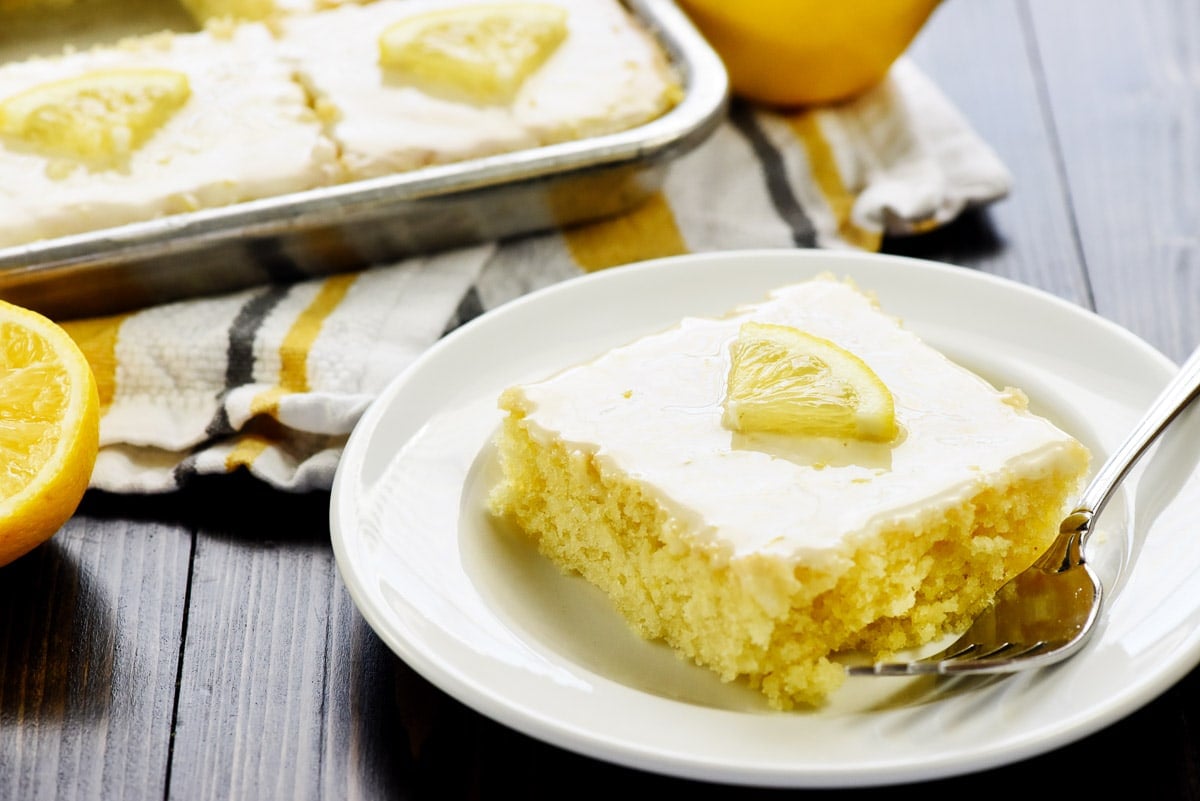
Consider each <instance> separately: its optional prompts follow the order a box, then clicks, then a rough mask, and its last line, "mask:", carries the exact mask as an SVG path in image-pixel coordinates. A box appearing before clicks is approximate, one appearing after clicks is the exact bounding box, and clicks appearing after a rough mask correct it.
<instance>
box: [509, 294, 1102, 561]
mask: <svg viewBox="0 0 1200 801" xmlns="http://www.w3.org/2000/svg"><path fill="white" fill-rule="evenodd" d="M746 320H756V321H763V322H774V323H780V324H784V325H791V326H795V327H797V328H800V329H802V330H806V331H809V332H811V333H814V334H816V335H818V336H822V337H825V338H827V339H830V340H832V341H834V342H836V343H838V344H840V345H841V346H842V347H844V348H846V349H847V350H849V351H851V352H853V353H855V354H857V355H858V356H859V357H861V358H862V359H863V360H864V361H866V362H867V364H869V365H870V366H871V368H872V369H873V370H874V371H875V372H876V373H877V374H878V375H879V376H880V378H881V379H882V380H883V382H884V383H885V384H886V385H887V386H888V387H889V388H890V389H891V391H892V393H893V395H894V398H895V401H896V417H897V422H898V424H899V425H900V427H901V429H902V435H901V438H900V439H899V440H898V441H897V442H896V443H893V444H889V445H875V444H867V443H852V442H843V441H840V440H828V439H813V438H805V437H792V436H785V435H768V436H764V435H755V436H745V435H739V434H735V433H733V432H732V431H730V430H729V429H726V428H724V427H723V426H722V424H721V413H722V408H721V404H722V400H723V396H724V392H725V380H726V376H727V373H728V368H729V345H730V343H731V341H732V340H733V339H734V338H735V337H736V335H737V331H738V328H739V326H740V325H741V323H742V322H743V321H746ZM521 391H522V393H523V398H524V402H523V404H522V405H523V406H527V412H528V417H527V421H528V425H529V428H530V430H531V432H532V433H533V435H534V436H535V437H538V438H542V439H547V440H548V439H560V440H562V441H565V443H566V444H567V445H568V447H570V448H572V449H577V450H579V451H581V452H583V453H586V454H595V455H596V459H597V462H598V464H599V465H600V469H601V470H613V471H616V472H618V473H619V474H621V475H624V476H625V477H627V478H629V479H631V480H633V481H636V482H639V483H640V484H641V485H642V486H643V487H644V488H645V489H646V491H647V492H649V493H650V494H651V495H652V496H653V497H655V498H657V499H659V501H660V502H661V503H662V504H663V506H664V507H665V508H666V509H668V510H669V511H670V512H672V513H673V514H674V515H675V516H676V517H677V518H679V519H680V520H682V521H684V522H686V523H687V524H688V526H689V528H690V529H691V530H692V531H693V532H694V536H695V537H696V538H697V540H698V541H699V542H700V543H701V544H703V545H705V546H706V547H711V548H712V549H714V550H715V551H716V552H718V553H721V554H724V555H726V556H729V557H735V556H739V555H745V554H749V553H755V552H764V553H769V554H772V555H777V556H781V557H785V558H790V557H800V556H803V557H804V558H808V559H813V558H817V559H820V558H835V559H836V558H837V556H838V554H839V552H844V548H845V546H846V545H848V544H850V543H852V542H854V541H855V539H856V538H857V537H862V536H869V535H870V534H871V533H872V532H874V531H877V530H879V528H880V527H883V526H886V525H888V524H890V523H895V522H911V523H920V522H921V521H922V519H923V517H924V516H926V515H936V514H937V513H938V512H939V510H941V509H944V508H945V507H946V506H948V505H950V504H953V503H956V502H959V501H961V500H963V499H965V498H968V497H971V496H972V495H974V494H975V493H977V492H978V491H979V490H981V489H983V488H984V487H985V486H987V485H989V484H994V483H996V482H998V481H1000V482H1002V481H1003V480H1004V479H1008V478H1012V477H1019V476H1024V475H1037V474H1039V473H1040V472H1042V471H1044V470H1047V469H1049V468H1051V467H1052V466H1055V465H1059V466H1061V465H1063V464H1067V465H1078V464H1081V463H1082V462H1081V460H1082V459H1084V458H1085V455H1084V454H1085V452H1084V451H1083V449H1082V446H1080V445H1078V443H1076V442H1075V441H1074V440H1073V439H1072V438H1071V437H1069V436H1068V435H1066V434H1065V433H1063V432H1062V431H1060V430H1059V429H1057V428H1056V427H1055V426H1053V425H1052V424H1050V423H1049V422H1047V421H1046V420H1044V419H1042V418H1040V417H1037V416H1034V415H1033V414H1031V413H1029V412H1028V411H1027V410H1025V408H1024V406H1025V404H1024V403H1023V398H1022V396H1021V395H1020V394H1019V393H1015V392H1001V391H997V390H996V389H995V388H993V387H992V386H991V385H990V384H988V383H987V382H985V381H984V380H983V379H981V378H979V377H978V376H976V375H975V374H973V373H971V372H969V371H967V370H965V369H963V368H961V367H959V366H958V365H955V364H953V363H951V362H950V361H949V360H947V359H946V358H945V357H944V356H942V355H941V354H940V353H938V352H936V351H935V350H933V349H932V348H930V347H928V346H926V345H924V344H923V343H921V342H920V341H919V340H918V339H917V338H916V337H915V336H914V335H913V334H911V333H910V332H908V331H906V330H905V329H903V328H902V327H901V326H900V325H899V324H898V322H897V321H895V320H894V319H893V318H891V317H889V316H887V315H885V314H882V313H880V312H879V311H878V310H877V309H876V308H875V306H874V304H873V303H872V302H871V301H870V300H869V299H868V298H866V297H865V296H863V295H862V294H860V293H858V292H857V291H856V290H855V289H854V288H853V287H851V286H849V285H848V284H844V283H841V282H837V281H832V280H829V281H826V280H818V281H813V282H808V283H804V284H798V285H795V286H792V287H786V288H783V289H780V290H778V291H777V292H775V293H773V294H772V296H771V298H770V299H769V300H768V301H766V302H764V303H762V304H760V305H755V306H750V307H744V308H741V309H738V310H736V311H735V312H734V313H732V314H731V315H730V316H728V317H726V318H722V319H716V320H710V319H687V320H684V321H683V322H682V323H681V324H680V325H679V326H678V327H675V328H673V329H671V330H669V331H666V332H663V333H661V334H657V335H654V336H650V337H647V338H645V339H642V340H639V341H638V342H636V343H633V344H631V345H628V346H626V347H623V348H618V349H616V350H613V351H611V352H609V353H608V354H606V355H604V356H602V357H601V358H599V359H597V360H596V361H594V362H591V363H589V364H586V365H582V366H579V367H575V368H572V369H569V370H567V371H565V372H563V373H561V374H559V375H557V376H554V377H552V378H550V379H548V380H546V381H543V382H540V383H535V384H532V385H528V386H525V387H523V388H522V389H521Z"/></svg>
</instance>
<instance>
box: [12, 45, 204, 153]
mask: <svg viewBox="0 0 1200 801" xmlns="http://www.w3.org/2000/svg"><path fill="white" fill-rule="evenodd" d="M190 96H191V88H190V86H189V84H188V78H187V75H185V74H184V73H181V72H177V71H175V70H166V69H152V68H145V69H143V68H138V69H110V70H94V71H92V72H88V73H85V74H83V75H79V76H76V77H73V78H66V79H63V80H60V81H52V82H50V83H44V84H39V85H38V86H34V87H32V88H30V89H26V90H25V91H23V92H21V93H19V94H16V95H13V96H11V97H8V98H6V99H5V100H3V101H0V134H3V135H4V136H6V137H11V138H13V139H16V140H18V141H20V142H23V143H24V144H26V145H27V146H29V147H31V148H33V149H35V150H37V151H39V152H41V153H44V154H46V155H49V156H59V157H67V158H72V159H76V160H79V161H84V162H91V163H94V164H96V165H98V166H115V165H118V164H120V163H121V162H123V161H124V160H125V159H127V158H128V157H129V156H130V155H131V154H132V153H133V152H134V151H135V150H137V148H139V147H141V145H142V144H144V143H145V142H146V140H148V139H149V138H150V137H151V136H152V135H153V134H154V132H155V131H157V130H158V129H159V128H161V127H162V125H163V124H164V123H166V121H167V120H169V119H170V118H171V117H172V116H173V115H174V114H175V112H176V111H178V110H179V109H180V108H181V107H182V106H183V105H184V104H185V103H186V102H187V100H188V98H189V97H190Z"/></svg>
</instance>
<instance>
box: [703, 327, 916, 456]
mask: <svg viewBox="0 0 1200 801" xmlns="http://www.w3.org/2000/svg"><path fill="white" fill-rule="evenodd" d="M730 354H731V357H732V361H731V364H730V369H729V376H728V380H727V393H726V397H725V414H724V423H725V425H726V426H727V427H728V428H731V429H733V430H734V431H738V432H741V433H754V432H770V433H779V434H804V435H809V436H823V437H838V438H842V439H860V440H868V441H872V442H889V441H891V440H892V439H894V438H895V437H896V413H895V401H894V400H893V398H892V393H891V392H890V391H889V390H888V388H887V386H886V385H885V384H884V383H883V381H881V380H880V379H879V376H878V375H876V374H875V372H874V371H873V370H871V368H870V367H869V366H868V365H867V364H866V363H865V362H864V361H863V360H862V359H860V358H859V357H857V356H855V355H854V354H853V353H851V352H849V351H848V350H846V349H844V348H842V347H839V346H838V345H836V344H835V343H833V342H830V341H829V340H827V339H823V338H821V337H818V336H813V335H812V334H809V333H806V332H804V331H801V330H799V329H797V328H793V327H791V326H786V325H775V324H772V323H754V322H749V323H745V324H743V325H742V326H741V328H740V329H739V331H738V336H737V338H736V339H735V340H734V342H733V345H732V346H731V349H730Z"/></svg>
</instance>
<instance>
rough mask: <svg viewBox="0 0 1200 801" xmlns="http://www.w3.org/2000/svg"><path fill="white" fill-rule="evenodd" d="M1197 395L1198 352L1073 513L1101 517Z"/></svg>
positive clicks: (1107, 463)
mask: <svg viewBox="0 0 1200 801" xmlns="http://www.w3.org/2000/svg"><path fill="white" fill-rule="evenodd" d="M1197 395H1200V348H1197V349H1196V350H1194V351H1192V355H1191V356H1189V357H1188V358H1187V361H1186V362H1184V363H1183V366H1182V367H1180V368H1179V372H1177V373H1176V374H1175V377H1174V378H1172V379H1171V380H1170V381H1169V382H1168V383H1167V385H1166V386H1165V387H1163V389H1162V391H1161V392H1160V393H1159V394H1158V397H1157V398H1155V399H1154V403H1152V404H1151V405H1150V408H1149V409H1147V410H1146V414H1145V415H1144V416H1143V417H1142V419H1141V420H1140V421H1139V422H1138V424H1137V427H1136V428H1134V429H1133V431H1132V432H1131V433H1130V434H1129V436H1128V437H1127V438H1126V439H1125V441H1124V442H1122V443H1121V445H1120V447H1118V448H1117V449H1116V450H1115V451H1113V453H1112V455H1111V456H1109V457H1108V459H1107V460H1106V461H1105V462H1104V464H1103V465H1101V466H1100V469H1099V470H1098V471H1096V475H1095V476H1094V477H1093V478H1092V480H1091V482H1090V483H1089V484H1088V485H1087V488H1086V489H1084V491H1083V494H1082V495H1080V497H1079V505H1078V506H1077V507H1075V511H1076V512H1081V513H1084V514H1087V515H1088V516H1089V517H1093V516H1095V515H1098V514H1100V510H1101V509H1103V508H1104V506H1105V504H1107V503H1108V501H1109V499H1111V498H1112V496H1113V493H1114V492H1115V491H1116V489H1117V486H1118V485H1120V483H1121V481H1122V480H1124V478H1125V476H1127V475H1128V474H1129V471H1130V470H1132V469H1133V466H1134V465H1135V464H1137V462H1138V460H1139V459H1140V458H1142V455H1143V454H1145V453H1146V451H1147V450H1148V449H1149V448H1150V446H1151V445H1152V444H1154V441H1155V440H1156V439H1158V436H1159V434H1161V433H1162V432H1163V431H1165V430H1166V428H1167V426H1168V425H1170V424H1171V421H1173V420H1174V419H1175V418H1176V417H1177V416H1179V413H1180V412H1182V411H1183V410H1184V409H1186V408H1187V407H1188V406H1189V405H1190V404H1191V402H1192V401H1194V400H1195V399H1196V396H1197ZM1090 529H1091V527H1090V526H1088V527H1087V530H1086V531H1085V532H1084V536H1086V535H1087V534H1088V533H1090Z"/></svg>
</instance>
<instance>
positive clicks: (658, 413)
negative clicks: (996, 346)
mask: <svg viewBox="0 0 1200 801" xmlns="http://www.w3.org/2000/svg"><path fill="white" fill-rule="evenodd" d="M500 406H501V407H502V409H504V410H506V411H507V416H506V417H505V420H504V423H503V426H502V429H501V431H500V433H499V434H498V436H497V446H498V452H499V460H500V464H501V467H502V475H503V478H502V480H501V481H500V483H499V484H498V485H497V486H496V487H495V488H494V490H493V492H492V495H491V498H490V504H491V508H492V511H493V512H494V513H495V514H497V515H500V516H503V517H507V518H509V519H511V520H512V521H513V522H515V523H516V524H517V525H518V526H519V527H520V528H521V529H523V530H524V531H525V532H527V533H528V534H529V535H530V536H531V537H532V538H533V539H534V540H536V542H537V546H538V548H539V550H540V551H541V552H542V553H544V554H545V555H546V556H548V557H549V558H551V559H552V560H554V561H555V562H557V563H558V564H559V565H560V566H561V567H563V568H564V569H566V570H568V571H574V572H577V573H579V574H581V575H582V576H583V577H585V578H586V579H587V580H589V581H591V582H592V583H594V584H596V585H597V586H599V587H600V588H601V589H603V590H604V591H606V592H607V593H608V594H609V595H610V596H611V598H612V600H613V602H614V603H615V605H616V607H617V608H618V609H619V610H620V611H621V613H622V614H623V615H624V616H625V617H626V618H627V619H628V620H629V622H630V623H631V624H632V626H633V628H634V629H636V630H637V631H638V632H639V633H640V634H641V635H643V636H645V637H647V638H652V639H653V638H661V639H663V640H665V641H666V642H668V643H670V644H671V645H672V646H674V647H675V648H676V649H677V650H678V651H679V652H681V653H682V654H684V655H686V656H687V657H690V658H691V659H693V660H695V661H696V662H697V663H699V664H701V665H706V666H708V667H709V668H711V669H712V670H714V671H716V672H717V673H718V674H719V675H720V676H721V677H722V679H724V680H734V679H738V678H742V679H744V680H746V681H748V682H749V683H750V685H751V686H754V687H756V688H758V689H760V690H761V691H762V692H763V693H764V694H765V695H766V696H767V699H768V700H769V701H770V703H771V704H772V705H774V706H776V707H779V708H785V709H786V708H792V707H794V706H797V705H800V706H810V705H817V704H820V703H822V701H823V700H824V699H825V698H826V697H827V695H828V694H829V693H830V692H831V691H832V690H833V689H835V688H836V687H837V686H839V685H840V683H841V682H842V677H843V675H844V671H843V669H842V667H841V666H840V665H839V664H838V663H837V662H836V661H835V659H834V658H831V657H837V656H838V655H839V654H844V653H848V652H866V653H870V654H883V653H887V652H890V651H894V650H900V649H903V648H906V647H911V646H915V645H918V644H922V643H925V642H928V641H931V640H932V639H935V638H936V637H938V636H940V635H942V634H944V633H946V632H947V631H949V630H951V629H954V628H956V627H959V626H961V625H964V624H965V623H966V622H967V621H968V620H969V619H970V618H971V617H972V616H973V615H974V614H975V613H976V612H977V611H978V610H979V609H980V608H981V607H982V605H984V604H985V603H986V601H987V600H988V598H990V596H991V595H992V593H993V592H994V590H995V589H996V588H997V587H998V586H999V585H1000V584H1001V583H1003V581H1005V580H1006V579H1007V578H1008V577H1010V576H1012V575H1013V574H1015V573H1016V572H1018V571H1019V570H1021V569H1023V568H1025V567H1026V566H1027V565H1028V564H1029V563H1030V562H1032V561H1033V559H1034V558H1035V556H1036V555H1037V554H1038V553H1040V551H1041V550H1042V549H1043V548H1044V547H1045V546H1046V545H1047V544H1048V543H1049V542H1050V540H1051V539H1052V538H1053V536H1054V534H1055V532H1056V531H1057V527H1058V522H1059V520H1060V517H1061V515H1062V513H1063V512H1064V511H1065V509H1064V507H1065V505H1066V504H1067V503H1068V502H1069V501H1070V500H1071V498H1072V495H1073V493H1074V492H1075V491H1076V489H1077V488H1078V485H1079V483H1080V482H1081V480H1082V478H1083V476H1084V474H1085V473H1086V471H1087V466H1088V453H1087V450H1086V449H1085V448H1084V447H1083V446H1082V445H1081V444H1080V443H1079V442H1077V441H1076V440H1075V439H1074V438H1072V437H1071V436H1069V435H1068V434H1066V433H1064V432H1063V431H1061V430H1060V429H1058V428H1057V427H1055V426H1054V425H1053V424H1051V423H1050V422H1048V421H1047V420H1045V419H1043V418H1041V417H1039V416H1036V415H1035V414H1033V413H1031V412H1030V411H1029V409H1028V408H1027V401H1026V398H1025V396H1024V395H1023V394H1022V393H1021V392H1019V391H1017V390H1013V389H1005V390H1003V391H999V390H997V389H995V388H994V387H992V386H991V385H990V384H989V383H987V382H986V381H985V380H983V379H982V378H980V377H978V376H977V375H975V374H973V373H972V372H970V371H968V370H966V369H964V368H962V367H960V366H958V365H956V364H954V363H952V362H951V361H949V360H948V359H947V358H945V357H944V356H943V355H942V354H940V353H939V352H937V351H935V350H934V349H933V348H930V347H929V346H927V345H925V344H924V343H922V342H921V341H920V340H919V339H918V338H917V337H916V336H915V335H914V334H912V333H911V332H909V331H908V330H906V329H905V328H904V327H903V326H902V325H901V324H900V323H899V322H898V321H897V320H895V319H894V318H892V317H891V316H889V315H887V314H885V313H883V312H882V311H881V310H880V309H879V308H878V307H877V305H876V304H875V302H874V301H873V300H872V299H870V298H869V297H867V296H866V295H864V294H862V293H860V292H859V291H858V290H857V289H856V288H855V287H854V286H853V285H852V284H851V283H849V282H843V281H837V280H833V279H827V278H821V279H817V280H813V281H809V282H804V283H801V284H796V285H793V286H789V287H785V288H781V289H779V290H777V291H775V292H773V293H772V294H771V295H770V296H769V297H768V298H767V299H766V300H764V301H763V302H761V303H758V304H753V305H747V306H743V307H739V308H737V309H735V310H733V311H732V312H730V313H729V314H728V315H726V316H724V317H720V318H715V319H699V318H690V319H686V320H684V321H682V322H681V323H680V324H679V325H678V326H676V327H674V328H671V329H669V330H667V331H664V332H661V333H658V334H655V335H651V336H647V337H645V338H643V339H641V340H638V341H637V342H634V343H632V344H629V345H627V346H625V347H620V348H617V349H615V350H612V351H610V352H609V353H607V354H605V355H603V356H601V357H599V358H598V359H596V360H595V361H593V362H590V363H588V364H584V365H580V366H577V367H574V368H571V369H568V370H565V371H564V372H562V373H559V374H558V375H555V376H553V377H551V378H548V379H546V380H544V381H540V382H537V383H531V384H527V385H523V386H517V387H512V388H510V389H508V390H506V391H505V392H504V393H503V394H502V396H501V398H500Z"/></svg>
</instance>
